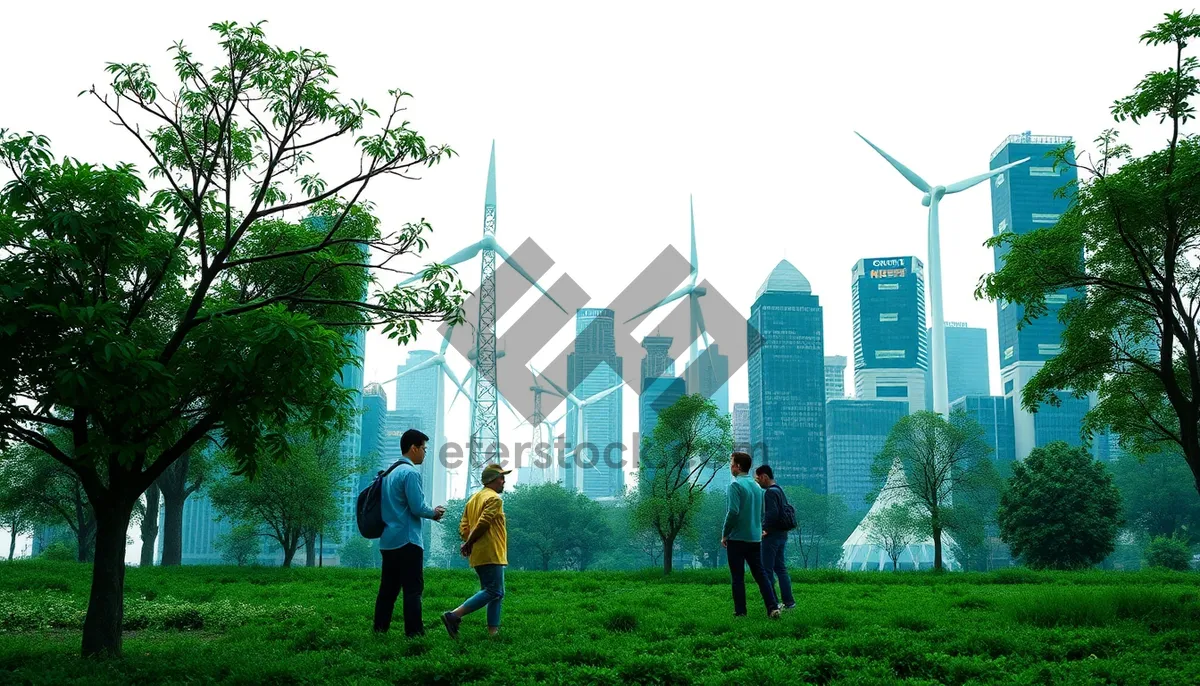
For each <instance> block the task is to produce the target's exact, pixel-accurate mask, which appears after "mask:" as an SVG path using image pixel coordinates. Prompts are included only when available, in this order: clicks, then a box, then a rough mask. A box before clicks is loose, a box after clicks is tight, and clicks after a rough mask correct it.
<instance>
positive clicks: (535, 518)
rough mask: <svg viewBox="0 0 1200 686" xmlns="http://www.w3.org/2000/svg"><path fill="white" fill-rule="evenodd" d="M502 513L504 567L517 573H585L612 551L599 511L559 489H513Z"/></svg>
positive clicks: (552, 485) (596, 506) (588, 501)
mask: <svg viewBox="0 0 1200 686" xmlns="http://www.w3.org/2000/svg"><path fill="white" fill-rule="evenodd" d="M504 512H505V516H506V518H507V519H506V521H507V523H508V555H509V563H510V564H512V565H514V566H517V567H520V568H522V569H541V570H550V569H564V568H567V567H570V568H574V569H579V568H580V567H581V566H582V567H584V568H586V567H587V564H588V563H589V562H591V561H592V560H594V559H595V557H596V556H597V555H599V554H601V553H603V552H605V551H606V550H608V549H609V548H611V547H612V531H611V529H610V527H609V524H608V521H607V518H606V517H605V513H604V508H603V506H602V505H600V504H599V503H597V502H595V501H594V500H592V499H591V498H588V497H587V496H585V495H584V494H582V493H571V492H570V491H567V490H566V489H565V488H563V487H562V485H561V484H557V483H545V484H538V485H536V486H518V487H517V489H516V490H514V491H513V492H512V493H510V494H508V495H506V496H505V497H504ZM453 524H454V525H455V526H456V527H457V525H458V522H457V520H456V521H454V522H453Z"/></svg>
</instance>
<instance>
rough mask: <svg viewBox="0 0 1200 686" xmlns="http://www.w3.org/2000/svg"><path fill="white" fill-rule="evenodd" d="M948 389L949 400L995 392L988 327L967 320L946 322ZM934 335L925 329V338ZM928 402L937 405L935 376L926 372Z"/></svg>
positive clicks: (930, 330)
mask: <svg viewBox="0 0 1200 686" xmlns="http://www.w3.org/2000/svg"><path fill="white" fill-rule="evenodd" d="M945 332H946V333H945V335H946V388H947V391H948V392H947V395H946V397H947V398H948V399H949V402H951V403H953V402H954V401H955V400H958V399H959V398H961V397H963V396H964V395H988V394H990V393H991V392H992V375H991V366H990V365H989V364H988V347H987V329H977V328H974V327H970V326H967V324H966V323H964V322H946V328H945ZM932 335H933V331H932V329H926V330H925V340H927V341H928V340H929V337H930V336H932ZM925 405H926V407H933V378H932V373H931V370H926V372H925Z"/></svg>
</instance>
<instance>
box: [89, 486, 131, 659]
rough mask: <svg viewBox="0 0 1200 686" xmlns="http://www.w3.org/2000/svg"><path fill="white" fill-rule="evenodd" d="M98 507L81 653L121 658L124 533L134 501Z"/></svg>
mask: <svg viewBox="0 0 1200 686" xmlns="http://www.w3.org/2000/svg"><path fill="white" fill-rule="evenodd" d="M96 510H97V511H96V560H95V563H94V564H93V565H92V592H91V597H90V598H89V599H88V609H87V615H86V617H85V618H84V620H83V651H82V652H83V656H84V657H93V656H111V657H120V655H121V622H122V620H123V619H124V613H125V532H126V530H127V529H128V528H129V516H130V514H131V513H132V512H133V501H132V500H129V501H126V502H121V501H116V502H113V501H107V502H105V504H104V506H103V507H97V508H96Z"/></svg>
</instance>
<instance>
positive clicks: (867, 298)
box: [851, 257, 929, 412]
mask: <svg viewBox="0 0 1200 686" xmlns="http://www.w3.org/2000/svg"><path fill="white" fill-rule="evenodd" d="M851 273H852V285H851V297H852V300H853V307H854V392H855V397H857V398H859V399H861V400H890V401H899V402H905V403H907V404H908V409H909V411H910V412H916V411H918V410H923V409H925V408H926V405H925V372H926V370H927V369H929V354H928V351H927V349H926V347H925V344H926V342H925V336H924V333H925V266H924V265H923V264H922V263H921V261H920V260H918V259H917V258H915V257H874V258H867V259H863V260H859V261H858V263H857V264H855V265H854V269H853V270H852V272H851Z"/></svg>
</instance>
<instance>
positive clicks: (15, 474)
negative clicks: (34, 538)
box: [0, 449, 36, 560]
mask: <svg viewBox="0 0 1200 686" xmlns="http://www.w3.org/2000/svg"><path fill="white" fill-rule="evenodd" d="M18 459H20V458H19V457H18V456H17V455H16V451H15V450H12V449H9V450H0V529H7V530H8V532H9V534H10V537H9V541H8V559H10V560H11V559H13V556H14V555H15V554H16V551H17V536H20V535H22V534H31V533H33V529H34V524H36V521H35V516H36V511H35V509H34V508H33V507H32V506H31V504H30V503H29V502H28V500H27V496H26V494H25V492H24V491H23V489H22V484H21V480H20V473H21V467H22V465H20V464H19V463H18V462H17V460H18Z"/></svg>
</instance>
